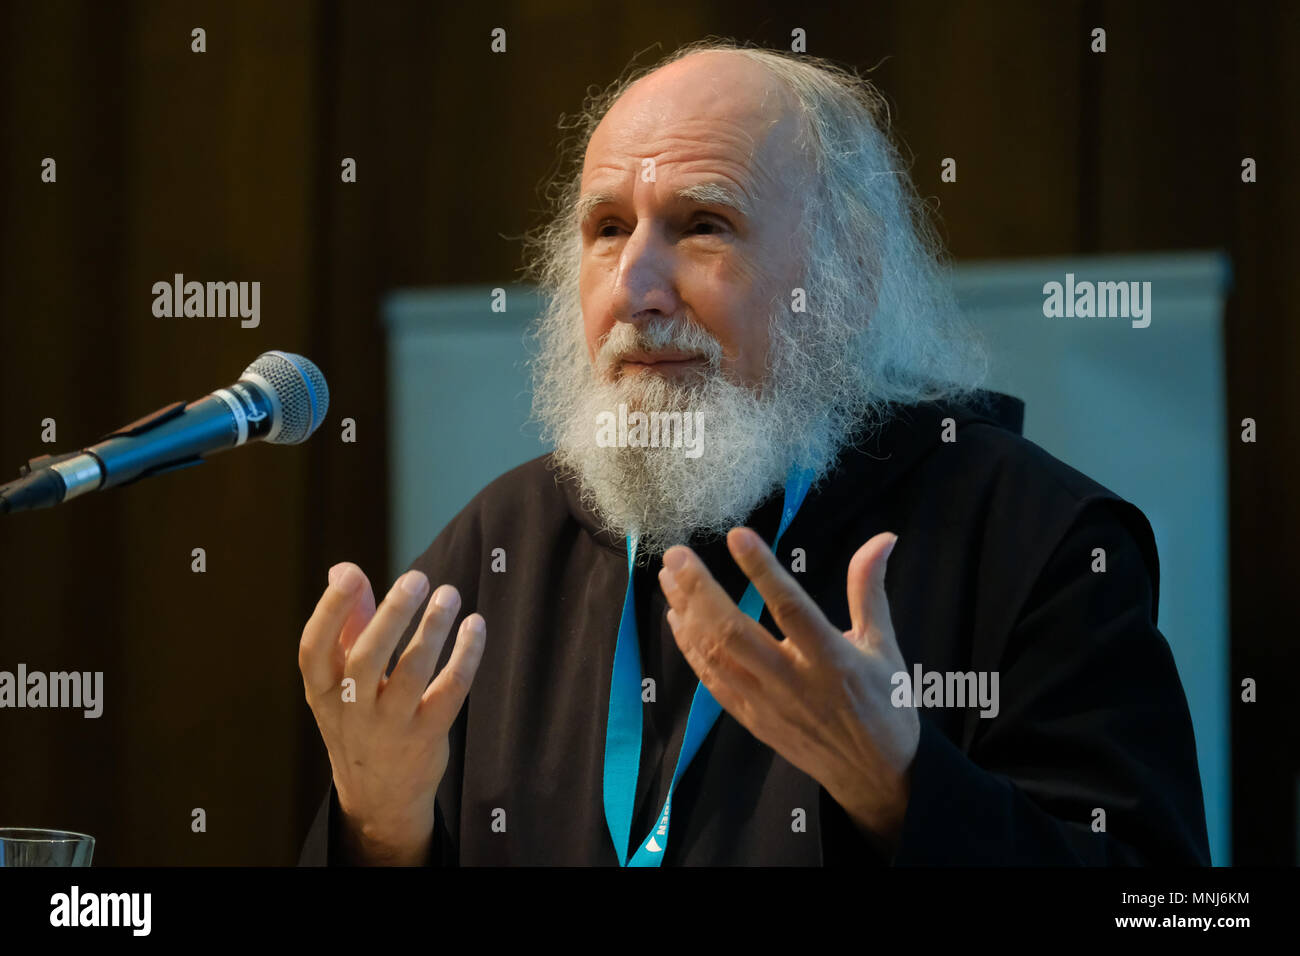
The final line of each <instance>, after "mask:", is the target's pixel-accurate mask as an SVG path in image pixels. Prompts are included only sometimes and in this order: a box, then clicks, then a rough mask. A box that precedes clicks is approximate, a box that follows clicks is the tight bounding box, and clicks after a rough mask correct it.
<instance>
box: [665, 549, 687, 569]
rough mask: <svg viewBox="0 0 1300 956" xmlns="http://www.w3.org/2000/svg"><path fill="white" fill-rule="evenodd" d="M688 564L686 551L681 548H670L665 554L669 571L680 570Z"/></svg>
mask: <svg viewBox="0 0 1300 956" xmlns="http://www.w3.org/2000/svg"><path fill="white" fill-rule="evenodd" d="M685 565H686V552H685V551H684V550H682V549H679V548H669V549H668V551H667V553H666V554H664V567H665V568H667V569H668V570H669V571H680V570H681V569H682V568H683V567H685Z"/></svg>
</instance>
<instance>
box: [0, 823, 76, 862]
mask: <svg viewBox="0 0 1300 956" xmlns="http://www.w3.org/2000/svg"><path fill="white" fill-rule="evenodd" d="M94 852H95V838H94V837H93V836H88V835H87V834H85V833H73V832H71V831H69V830H40V829H35V828H32V827H0V866H90V858H91V856H92V855H93V854H94Z"/></svg>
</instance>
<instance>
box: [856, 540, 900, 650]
mask: <svg viewBox="0 0 1300 956" xmlns="http://www.w3.org/2000/svg"><path fill="white" fill-rule="evenodd" d="M897 543H898V535H896V534H894V533H893V532H890V531H882V532H881V533H880V534H878V535H876V536H875V537H874V538H872V539H871V540H869V541H868V542H867V543H866V544H864V545H863V546H862V547H860V548H858V550H857V553H856V554H854V555H853V559H852V560H851V561H849V575H848V597H849V617H850V619H851V620H852V622H853V635H854V636H855V637H856V638H857V641H856V642H855V643H857V644H858V645H859V646H860V647H862V648H863V650H871V649H872V645H874V643H876V641H877V640H878V638H879V635H880V632H886V633H891V634H892V633H893V627H894V626H893V623H892V622H891V621H890V619H889V599H888V598H887V597H886V596H885V566H886V565H887V564H888V562H889V555H890V554H891V553H892V552H893V550H894V545H896V544H897Z"/></svg>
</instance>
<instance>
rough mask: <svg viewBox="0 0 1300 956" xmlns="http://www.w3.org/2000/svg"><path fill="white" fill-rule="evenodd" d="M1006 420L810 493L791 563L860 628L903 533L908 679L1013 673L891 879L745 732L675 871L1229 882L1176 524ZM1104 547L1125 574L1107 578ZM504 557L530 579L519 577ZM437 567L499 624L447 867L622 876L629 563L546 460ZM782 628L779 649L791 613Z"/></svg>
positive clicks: (658, 679)
mask: <svg viewBox="0 0 1300 956" xmlns="http://www.w3.org/2000/svg"><path fill="white" fill-rule="evenodd" d="M989 397H990V399H991V401H990V403H989V404H988V405H986V406H984V407H982V408H981V409H980V410H978V411H976V410H972V409H969V408H964V407H957V406H954V405H948V404H934V403H927V404H923V405H912V406H902V407H899V408H897V413H896V414H895V415H894V416H893V417H892V418H891V419H890V420H889V422H888V423H887V424H886V425H885V426H884V428H883V429H882V430H880V431H879V432H877V434H876V435H875V436H874V437H872V438H871V439H869V440H868V441H867V442H865V443H864V444H863V445H862V447H861V448H860V449H858V450H851V451H848V452H846V453H845V454H844V456H843V457H842V459H841V462H840V464H839V466H838V467H837V469H836V470H835V471H834V473H833V475H832V476H831V478H830V479H829V480H828V481H827V482H825V483H824V484H822V485H820V486H815V487H814V489H813V490H812V491H811V492H810V493H809V494H808V497H807V499H806V501H805V502H804V505H803V507H802V509H801V510H800V511H799V513H798V515H797V516H796V518H795V519H794V521H793V523H792V524H791V525H790V528H789V530H788V531H787V532H786V534H785V536H784V537H783V538H782V540H781V544H780V548H779V550H778V552H777V553H778V557H779V558H780V559H781V561H782V562H783V563H784V565H785V566H786V567H787V568H791V567H792V553H793V552H794V550H795V549H802V554H803V561H804V562H805V564H806V567H805V569H804V570H803V571H801V572H797V573H796V574H795V578H796V580H798V581H799V582H800V584H801V585H802V586H803V587H804V588H805V590H807V591H808V593H809V594H810V595H811V596H812V598H813V599H814V600H815V601H816V602H817V604H818V605H819V606H820V607H821V609H822V610H823V611H824V612H825V613H826V615H827V616H828V618H829V619H830V620H831V621H832V622H833V623H834V624H835V625H836V627H839V628H842V629H847V628H848V627H849V612H848V602H847V597H846V593H845V577H846V573H847V569H848V563H849V559H850V558H851V557H852V555H853V553H854V552H855V551H856V550H857V549H858V548H859V547H860V546H861V545H862V544H863V543H864V542H866V541H867V540H868V539H869V538H871V537H872V536H874V535H876V534H878V533H879V532H881V531H892V532H894V533H896V534H897V535H898V536H899V540H898V544H897V546H896V547H895V549H894V552H893V553H892V555H891V556H890V558H889V564H888V572H887V576H886V581H885V588H886V593H887V594H888V597H889V606H890V614H891V617H892V620H893V624H894V630H895V633H896V635H897V638H898V641H899V645H900V647H901V649H902V652H903V656H904V657H905V659H906V661H907V665H908V671H909V674H910V673H912V668H913V665H914V664H917V663H919V664H920V665H922V668H923V670H924V671H927V672H928V671H939V672H972V671H973V672H993V671H996V672H997V673H998V676H999V698H1000V700H999V708H1000V709H999V713H998V714H997V716H996V717H992V718H988V717H981V716H980V714H979V707H978V705H973V706H970V707H967V708H965V709H957V708H952V707H949V708H925V707H922V708H921V709H920V711H919V717H920V723H921V738H920V746H919V749H918V751H917V754H916V759H915V762H914V763H913V766H912V776H911V794H910V802H909V804H908V808H907V814H906V818H905V820H904V824H903V830H902V834H901V839H900V841H899V845H898V849H897V852H896V853H894V854H893V857H892V859H885V858H882V856H881V855H880V854H879V853H878V852H877V851H876V850H875V849H873V844H872V843H871V842H870V841H868V840H866V839H864V838H863V837H862V836H861V835H860V834H859V833H858V832H857V830H856V829H855V828H854V826H853V825H852V823H851V821H850V820H849V818H848V816H847V814H845V812H844V811H843V809H842V808H840V807H839V805H838V804H836V803H835V801H834V800H833V799H831V797H830V796H829V795H828V794H827V793H826V791H825V790H824V789H823V788H822V787H821V786H820V785H819V784H818V783H817V782H816V781H815V780H813V779H812V778H811V777H809V776H808V775H806V774H805V773H803V772H802V771H800V770H798V769H796V768H795V767H794V766H792V765H791V764H790V763H788V762H787V761H786V760H785V759H784V758H782V757H781V756H779V755H778V754H776V753H775V752H774V751H773V750H772V749H771V748H770V747H768V746H766V745H765V744H763V743H760V742H759V741H758V740H756V739H755V738H754V737H753V736H752V735H751V734H750V733H749V732H748V731H747V730H746V729H745V728H744V727H743V726H742V725H741V724H740V723H738V722H737V721H736V720H735V719H733V718H732V717H731V716H730V715H729V714H728V713H727V712H726V711H725V710H724V711H723V712H722V713H721V714H720V715H719V717H718V720H717V723H716V724H715V725H714V726H713V728H712V730H711V731H710V732H709V734H708V736H707V737H706V738H705V740H704V742H703V744H702V745H701V747H700V750H699V752H698V753H697V754H696V756H695V759H694V760H693V761H692V763H691V764H690V766H689V768H688V770H687V771H686V772H685V773H684V774H683V776H682V779H681V781H680V783H679V785H678V788H677V790H676V791H675V793H674V798H673V814H672V821H671V829H670V831H669V837H668V845H667V848H666V850H665V854H664V858H663V861H662V865H664V866H709V865H721V866H726V865H738V866H765V865H787V866H817V865H836V864H854V865H863V864H875V865H890V864H893V865H908V864H921V865H932V864H968V865H1001V864H1008V865H1026V864H1028V865H1037V864H1049V865H1052V864H1066V865H1069V864H1094V865H1117V864H1118V865H1151V864H1175V865H1177V864H1184V865H1208V864H1209V862H1210V858H1209V845H1208V839H1207V836H1206V826H1205V811H1204V805H1203V802H1202V795H1201V782H1200V775H1199V771H1198V767H1197V760H1196V748H1195V742H1194V739H1193V732H1192V723H1191V717H1190V714H1189V711H1188V707H1187V701H1186V697H1185V695H1184V692H1183V688H1182V684H1181V683H1180V681H1179V678H1178V673H1177V670H1176V669H1175V666H1174V660H1173V657H1172V655H1171V653H1170V649H1169V645H1168V643H1167V642H1166V640H1165V638H1164V636H1163V635H1162V634H1161V633H1160V632H1159V630H1157V628H1156V608H1157V595H1158V593H1159V592H1158V588H1159V567H1158V562H1157V555H1156V546H1155V540H1154V537H1153V535H1152V532H1151V528H1150V525H1149V524H1148V522H1147V520H1146V518H1145V516H1144V515H1143V514H1142V512H1141V511H1139V510H1138V509H1137V508H1136V507H1134V506H1133V505H1132V504H1130V503H1128V502H1126V501H1124V500H1123V499H1121V498H1119V497H1118V496H1117V495H1115V494H1114V493H1112V492H1110V491H1108V490H1107V489H1106V488H1103V487H1102V486H1101V485H1099V484H1097V483H1096V482H1094V481H1092V480H1091V479H1089V478H1087V477H1086V476H1084V475H1083V474H1081V473H1079V472H1078V471H1075V470H1074V469H1073V468H1070V467H1069V466H1068V465H1065V464H1064V463H1062V462H1061V461H1059V460H1058V459H1056V458H1053V457H1052V456H1051V455H1049V454H1047V452H1045V451H1044V450H1043V449H1041V448H1040V447H1038V446H1037V445H1035V444H1033V443H1032V442H1030V441H1027V440H1026V439H1024V438H1022V437H1020V428H1021V422H1022V421H1023V411H1024V406H1023V404H1022V403H1021V402H1019V401H1018V400H1016V399H1013V398H1009V397H1007V396H1003V395H998V394H996V393H989ZM949 418H951V419H952V422H951V423H947V422H946V419H949ZM945 425H947V428H946V429H945ZM945 431H947V433H948V434H947V436H946V437H947V438H949V439H951V438H952V437H955V439H956V440H955V441H952V440H944V439H945ZM781 499H782V495H781V491H780V490H779V489H778V491H777V492H776V493H775V494H774V495H773V496H772V497H771V498H769V499H768V500H767V501H766V502H765V503H764V504H763V505H762V506H761V507H759V508H758V509H757V510H756V511H755V512H754V514H753V515H751V516H750V519H749V521H748V522H747V523H748V524H749V526H750V527H753V528H754V529H755V530H756V531H758V532H759V534H761V535H762V536H763V537H764V539H765V540H767V541H768V542H771V540H772V538H773V536H774V535H775V533H776V528H777V523H778V520H779V518H780V509H781ZM1097 548H1102V549H1104V552H1105V572H1104V573H1101V572H1097V571H1094V570H1093V567H1094V563H1095V552H1094V549H1097ZM495 549H504V557H505V570H504V571H500V570H493V560H494V551H495ZM696 553H697V554H699V555H700V557H701V558H702V560H703V561H704V562H705V564H706V565H707V566H708V567H709V569H710V571H711V572H712V573H713V575H714V577H715V578H716V579H717V580H718V582H719V583H720V584H721V585H722V586H723V588H725V589H726V590H727V592H728V593H729V594H730V595H731V597H732V599H733V600H738V599H739V597H740V595H741V593H742V592H743V590H744V586H745V584H746V579H745V578H744V576H743V575H742V574H741V572H740V570H739V569H738V568H737V567H736V566H735V564H734V562H733V561H732V559H731V557H730V555H729V553H728V552H727V550H726V544H725V542H724V541H720V540H719V541H715V542H713V543H712V544H708V545H704V546H701V547H697V548H696ZM496 556H497V557H498V558H499V557H500V552H496ZM497 566H498V568H499V567H500V562H499V561H498V562H497ZM659 566H660V564H659V562H658V561H657V560H656V561H654V562H653V563H652V565H651V566H650V567H647V568H642V567H638V568H637V570H636V573H635V588H636V607H637V611H638V615H637V618H638V630H639V634H640V645H641V654H642V664H643V673H644V674H645V675H646V676H649V677H653V678H655V683H656V685H657V699H656V701H655V702H653V703H646V704H644V705H643V707H644V711H643V744H642V751H641V773H640V776H639V778H638V787H637V802H636V814H635V817H634V822H633V832H632V836H631V839H632V841H633V846H635V845H637V843H638V841H639V842H644V841H645V839H646V837H647V836H648V835H649V833H650V831H651V828H652V826H653V825H654V823H655V821H656V819H657V817H658V814H659V812H660V810H661V809H662V807H663V804H664V800H665V799H666V796H667V789H668V785H669V782H670V780H671V778H672V773H673V769H674V767H675V765H676V760H677V754H678V751H679V749H680V746H681V741H682V737H683V734H684V732H685V726H686V718H687V713H688V711H689V709H690V703H691V698H692V695H693V694H694V691H695V686H696V684H697V683H698V678H697V677H696V675H695V673H694V672H693V671H692V670H691V668H690V666H689V664H687V663H686V660H685V658H684V657H683V656H682V654H681V651H680V650H679V649H678V648H677V645H676V642H675V640H674V639H673V636H672V634H671V632H670V630H669V628H668V625H667V622H666V620H665V613H666V610H667V607H666V602H665V600H664V598H663V595H662V593H661V592H660V589H659V586H658V581H657V578H656V574H657V571H658V568H659ZM411 567H414V568H418V569H420V570H421V571H423V572H424V573H425V574H427V575H428V577H429V581H430V582H431V585H432V587H431V589H430V593H432V589H433V588H436V587H437V586H438V585H439V584H443V583H448V582H449V583H451V584H454V585H455V586H456V587H457V588H458V589H459V590H460V593H461V596H462V606H461V611H460V616H463V615H465V614H469V613H471V612H473V611H476V610H477V611H478V612H479V613H481V614H482V615H483V616H484V617H485V619H486V620H487V643H486V647H485V650H484V655H483V659H482V661H481V663H480V667H479V671H478V673H477V675H476V677H475V679H474V684H473V687H472V689H471V691H470V694H469V697H468V699H467V700H466V703H465V706H464V707H463V708H462V710H461V712H460V714H459V715H458V717H457V719H456V721H455V723H454V725H453V727H452V731H451V734H450V745H451V758H450V761H449V763H448V767H447V771H446V773H445V775H444V777H443V779H442V782H441V784H440V786H439V789H438V795H437V810H436V813H435V841H434V850H433V853H432V854H431V858H430V859H429V860H428V864H429V865H433V866H484V865H488V866H493V865H555V866H589V865H602V866H617V865H618V858H617V856H616V852H615V849H614V846H613V841H612V839H611V837H610V834H609V831H608V828H607V826H606V822H605V813H604V802H603V793H602V786H603V778H602V773H603V762H604V749H605V726H606V719H607V714H608V704H609V691H610V677H611V671H612V667H613V659H614V648H615V641H616V638H617V633H618V623H619V615H620V611H621V608H622V603H623V596H624V590H625V587H626V584H627V560H626V553H625V550H624V542H623V539H621V538H618V537H614V536H612V535H610V534H608V533H606V532H603V531H601V530H600V528H599V525H598V523H597V522H596V520H595V519H594V518H593V517H592V515H591V514H590V512H589V511H588V510H586V509H585V508H584V507H583V506H582V505H581V504H580V502H579V500H578V496H577V492H576V488H575V486H574V484H573V483H572V482H571V481H569V480H563V479H557V474H556V472H555V471H554V470H553V469H552V467H550V460H549V457H545V456H544V457H542V458H537V459H534V460H533V461H530V462H528V463H526V464H524V465H521V466H519V467H518V468H515V469H514V470H512V471H510V472H508V473H506V474H505V475H502V476H501V477H500V478H498V479H496V480H495V481H493V482H492V483H491V484H490V485H488V486H487V487H486V488H484V489H483V491H482V492H480V493H479V494H478V495H477V496H476V497H475V498H474V499H473V500H472V501H471V502H470V503H469V504H468V505H467V506H466V507H465V508H464V509H463V510H462V511H461V512H460V513H459V514H458V515H457V516H456V517H455V518H454V519H453V520H452V521H451V522H450V524H448V526H447V527H446V528H445V529H444V530H443V531H442V533H441V534H439V535H438V537H437V538H436V539H435V540H434V541H433V543H432V544H431V545H430V547H429V548H428V550H426V551H425V552H424V554H422V555H421V556H420V557H419V558H417V559H416V560H415V562H414V563H413V564H412V565H411ZM377 596H379V597H382V594H380V595H377ZM427 600H428V599H427V598H426V600H425V603H427ZM422 614H423V605H422V606H421V609H420V611H419V612H418V613H417V614H416V615H414V617H413V618H412V621H411V624H410V626H409V627H408V628H407V630H406V633H405V634H404V635H403V637H402V639H401V642H400V643H399V645H398V647H397V650H396V651H395V653H394V655H393V658H392V660H391V661H390V665H389V667H390V671H391V667H392V665H393V664H394V663H395V662H396V659H397V656H398V654H400V652H401V650H402V649H404V648H405V646H406V644H407V642H408V641H409V640H410V639H411V637H412V635H413V633H414V630H415V626H416V624H417V622H418V621H419V619H420V617H421V615H422ZM761 623H762V624H763V625H764V626H765V627H767V628H768V630H769V631H770V632H771V633H772V634H773V635H774V636H775V637H777V638H780V637H781V634H780V631H779V630H778V629H777V628H776V627H775V626H774V624H773V622H772V619H771V617H770V615H769V614H768V613H767V612H766V611H764V613H763V616H762V618H761ZM458 624H459V617H458V620H457V626H458ZM455 634H456V630H455V627H453V629H452V632H451V634H450V635H449V637H448V639H447V641H446V643H445V645H444V647H443V649H442V653H441V656H440V658H439V662H438V668H439V669H441V668H442V666H443V665H444V664H445V663H446V660H447V658H448V656H449V655H450V652H451V648H452V645H453V643H454V639H455ZM1098 810H1101V811H1104V817H1103V816H1102V815H1100V814H1098V812H1097V811H1098ZM338 819H339V807H338V799H337V793H336V791H335V790H334V788H333V786H331V787H330V789H329V793H328V794H327V795H326V797H325V799H324V800H323V802H322V804H321V807H320V810H319V812H318V813H317V816H316V819H315V821H314V823H313V824H312V826H311V829H310V831H309V833H308V835H307V838H306V841H305V844H304V846H303V851H302V855H301V858H300V861H299V862H300V865H338V864H341V863H346V862H348V861H347V860H345V859H343V858H342V857H341V855H340V853H339V841H338V839H337V826H338ZM1103 819H1104V829H1103V828H1102V827H1101V826H1100V825H1099V824H1100V823H1101V821H1102V820H1103ZM494 821H496V825H495V826H494ZM502 823H504V829H503V828H502ZM624 858H625V859H626V851H625V853H624Z"/></svg>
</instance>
